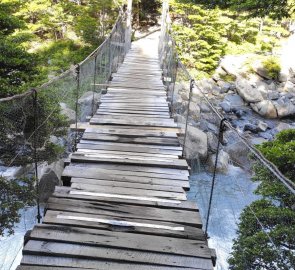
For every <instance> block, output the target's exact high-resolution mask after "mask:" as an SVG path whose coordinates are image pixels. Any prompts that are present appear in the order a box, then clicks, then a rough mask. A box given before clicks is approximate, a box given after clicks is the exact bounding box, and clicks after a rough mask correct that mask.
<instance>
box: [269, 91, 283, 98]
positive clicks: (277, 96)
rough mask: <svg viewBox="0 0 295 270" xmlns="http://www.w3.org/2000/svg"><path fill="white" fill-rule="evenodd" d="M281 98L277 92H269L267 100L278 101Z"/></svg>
mask: <svg viewBox="0 0 295 270" xmlns="http://www.w3.org/2000/svg"><path fill="white" fill-rule="evenodd" d="M279 98H280V93H279V92H277V91H269V92H267V99H270V100H277V99H279Z"/></svg>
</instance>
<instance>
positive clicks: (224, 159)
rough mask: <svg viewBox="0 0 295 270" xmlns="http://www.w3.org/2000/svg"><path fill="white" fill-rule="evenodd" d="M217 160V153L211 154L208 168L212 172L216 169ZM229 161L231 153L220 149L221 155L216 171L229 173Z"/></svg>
mask: <svg viewBox="0 0 295 270" xmlns="http://www.w3.org/2000/svg"><path fill="white" fill-rule="evenodd" d="M215 160H216V154H213V155H211V156H210V157H209V159H208V170H209V171H211V172H213V171H214V167H215ZM229 162H230V157H229V154H228V153H226V152H225V151H223V150H222V149H221V150H220V151H219V155H218V159H217V167H216V171H217V172H219V173H227V171H228V166H229Z"/></svg>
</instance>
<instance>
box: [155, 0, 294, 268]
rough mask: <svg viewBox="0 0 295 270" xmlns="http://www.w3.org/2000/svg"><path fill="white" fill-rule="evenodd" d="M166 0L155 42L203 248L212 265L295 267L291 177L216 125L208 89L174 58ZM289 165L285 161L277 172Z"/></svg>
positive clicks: (227, 127)
mask: <svg viewBox="0 0 295 270" xmlns="http://www.w3.org/2000/svg"><path fill="white" fill-rule="evenodd" d="M165 2H166V1H164V4H163V13H162V31H161V37H160V44H159V57H160V60H161V65H162V68H163V74H164V77H163V80H164V83H165V84H166V86H167V91H168V93H167V94H168V98H169V100H170V102H171V113H172V116H173V117H174V119H175V121H177V123H178V126H179V127H180V128H181V130H182V138H181V140H182V144H183V147H184V156H185V157H186V159H188V160H189V161H190V163H191V167H192V172H193V173H192V175H191V177H190V185H191V189H190V191H189V193H188V197H189V198H190V199H192V200H195V201H196V202H197V204H198V206H199V209H200V214H201V217H202V221H203V229H204V230H205V231H207V234H208V243H209V246H210V247H212V248H214V249H215V250H216V252H217V266H216V268H217V269H222V270H224V269H229V268H230V267H231V268H230V269H286V270H287V269H294V265H295V261H294V258H295V256H294V255H295V237H294V236H295V213H294V205H295V195H294V178H290V179H288V178H286V177H285V176H284V175H283V174H282V173H281V172H280V171H279V169H278V168H277V167H276V166H275V165H274V164H272V163H271V162H270V161H268V160H267V159H266V158H265V157H264V156H263V155H262V154H261V152H260V151H259V150H258V149H257V147H256V146H255V145H253V144H251V143H249V141H250V140H253V137H252V136H251V134H250V133H246V134H244V133H242V131H241V130H239V129H236V128H234V121H233V120H231V119H225V120H223V119H224V118H225V117H226V115H224V111H223V110H221V108H220V106H218V105H219V103H220V99H219V98H218V95H217V93H216V89H215V88H214V87H212V84H209V83H207V82H208V81H207V80H199V81H196V82H195V81H194V78H193V77H192V76H191V75H190V73H189V72H188V70H187V69H186V67H184V65H183V64H182V63H181V61H180V60H179V58H178V55H177V51H176V46H175V43H174V41H173V32H172V31H171V20H170V17H169V7H168V4H167V2H166V3H165ZM239 109H240V108H239V107H237V108H236V110H239ZM222 120H223V121H222ZM221 123H224V124H221ZM293 140H294V139H293ZM259 149H260V148H259ZM290 151H292V150H291V149H290ZM286 154H288V153H286ZM293 167H294V164H290V163H289V164H286V166H285V167H284V168H286V170H284V169H283V170H284V171H283V173H286V171H288V170H290V171H292V170H293V169H292V168H293ZM293 177H294V175H293Z"/></svg>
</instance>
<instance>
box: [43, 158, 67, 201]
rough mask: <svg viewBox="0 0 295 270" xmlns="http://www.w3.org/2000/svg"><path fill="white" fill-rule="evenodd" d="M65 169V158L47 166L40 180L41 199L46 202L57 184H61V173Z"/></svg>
mask: <svg viewBox="0 0 295 270" xmlns="http://www.w3.org/2000/svg"><path fill="white" fill-rule="evenodd" d="M63 170H64V162H63V160H60V161H57V162H54V163H52V164H50V165H49V166H48V167H46V168H45V169H44V170H43V172H42V174H41V177H40V180H39V191H40V201H41V202H46V201H47V200H48V198H49V197H50V196H51V194H52V193H53V192H54V189H55V186H61V185H62V182H61V175H62V172H63Z"/></svg>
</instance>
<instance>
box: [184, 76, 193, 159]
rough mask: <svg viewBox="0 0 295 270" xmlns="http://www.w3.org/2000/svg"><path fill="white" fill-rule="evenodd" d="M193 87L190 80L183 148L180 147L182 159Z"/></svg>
mask: <svg viewBox="0 0 295 270" xmlns="http://www.w3.org/2000/svg"><path fill="white" fill-rule="evenodd" d="M193 87H194V80H193V79H191V80H190V87H189V98H188V104H187V114H186V120H185V130H184V139H183V147H182V157H184V151H185V143H186V137H187V127H188V117H189V109H190V104H191V99H192V93H193Z"/></svg>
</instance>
